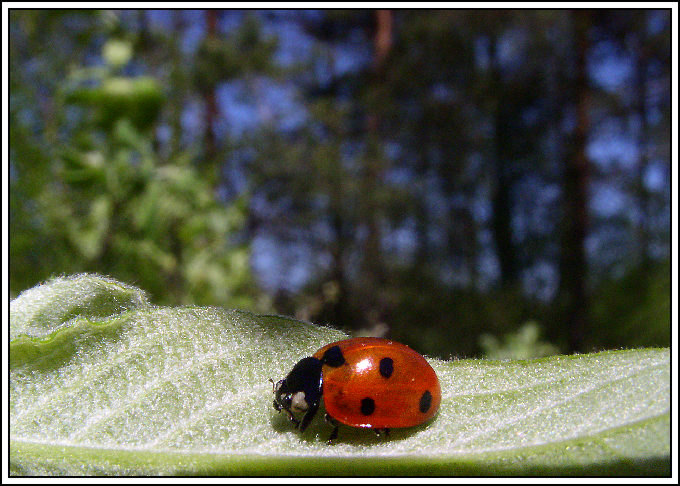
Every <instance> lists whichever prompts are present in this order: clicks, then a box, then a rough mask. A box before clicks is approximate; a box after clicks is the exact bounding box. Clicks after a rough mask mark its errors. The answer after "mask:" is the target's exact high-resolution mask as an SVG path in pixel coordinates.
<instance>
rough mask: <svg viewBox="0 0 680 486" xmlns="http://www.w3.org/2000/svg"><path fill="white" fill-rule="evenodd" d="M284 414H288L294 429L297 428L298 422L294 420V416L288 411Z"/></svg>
mask: <svg viewBox="0 0 680 486" xmlns="http://www.w3.org/2000/svg"><path fill="white" fill-rule="evenodd" d="M284 410H285V409H284ZM286 412H287V413H288V417H289V418H290V421H291V422H292V423H293V425H295V427H296V428H297V427H299V426H300V421H299V420H298V419H296V418H295V416H294V415H293V413H292V412H291V411H290V410H286Z"/></svg>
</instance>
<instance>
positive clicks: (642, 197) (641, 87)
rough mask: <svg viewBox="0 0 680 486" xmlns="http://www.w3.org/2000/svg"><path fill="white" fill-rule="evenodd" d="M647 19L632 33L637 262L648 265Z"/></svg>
mask: <svg viewBox="0 0 680 486" xmlns="http://www.w3.org/2000/svg"><path fill="white" fill-rule="evenodd" d="M646 19H647V17H646V16H645V15H643V17H642V19H641V20H642V21H641V22H640V23H639V25H638V26H637V32H636V33H635V41H636V45H635V51H636V52H635V58H636V59H635V61H636V65H635V112H636V116H637V119H638V121H639V126H638V130H637V150H638V157H637V174H636V180H635V196H636V199H637V206H638V207H637V210H638V214H637V219H636V224H635V233H636V245H637V263H638V264H640V265H642V266H646V265H648V264H649V257H648V247H649V239H650V238H649V227H648V221H649V199H650V197H649V191H647V188H646V187H645V181H644V177H645V172H646V171H647V168H648V166H649V156H648V139H649V123H648V121H647V65H648V57H649V56H648V54H647V50H646V47H645V28H646V22H645V21H646Z"/></svg>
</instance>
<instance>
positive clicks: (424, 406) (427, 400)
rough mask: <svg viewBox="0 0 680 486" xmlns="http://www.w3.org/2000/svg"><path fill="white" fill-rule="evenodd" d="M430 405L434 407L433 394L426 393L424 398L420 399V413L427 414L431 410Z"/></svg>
mask: <svg viewBox="0 0 680 486" xmlns="http://www.w3.org/2000/svg"><path fill="white" fill-rule="evenodd" d="M430 405H432V393H430V392H429V391H425V393H423V396H422V397H420V411H421V412H422V413H425V412H427V411H428V410H429V409H430Z"/></svg>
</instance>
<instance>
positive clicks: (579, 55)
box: [560, 10, 590, 352]
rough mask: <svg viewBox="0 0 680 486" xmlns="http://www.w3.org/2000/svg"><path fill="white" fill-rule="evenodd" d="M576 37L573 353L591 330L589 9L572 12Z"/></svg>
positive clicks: (570, 197)
mask: <svg viewBox="0 0 680 486" xmlns="http://www.w3.org/2000/svg"><path fill="white" fill-rule="evenodd" d="M571 20H572V22H573V29H574V41H575V56H576V57H575V63H574V69H575V79H574V84H573V88H572V90H571V100H569V101H570V102H569V105H570V106H573V107H574V109H575V114H576V117H575V118H576V120H575V123H576V125H575V128H574V130H573V133H572V136H571V140H570V141H569V142H570V143H569V149H568V150H567V151H566V158H565V160H564V172H563V181H562V182H563V186H562V198H563V219H562V242H561V252H560V257H561V258H560V295H561V301H562V304H563V306H564V307H563V309H564V313H565V314H564V316H565V323H566V325H567V327H568V343H569V350H570V351H571V352H576V351H583V350H584V347H585V345H586V339H587V334H588V330H589V329H588V294H587V276H588V264H587V259H586V252H585V239H586V235H587V229H588V182H589V167H588V166H589V162H588V156H587V154H586V144H587V139H588V132H589V129H590V120H589V116H588V109H589V104H590V103H589V87H588V76H587V64H586V56H587V53H588V49H589V39H588V30H589V26H590V12H588V11H587V10H578V11H574V12H572V14H571Z"/></svg>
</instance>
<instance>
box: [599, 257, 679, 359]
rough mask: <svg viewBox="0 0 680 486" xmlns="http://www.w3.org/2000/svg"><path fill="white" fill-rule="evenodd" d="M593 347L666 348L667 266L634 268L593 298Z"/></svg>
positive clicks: (668, 322)
mask: <svg viewBox="0 0 680 486" xmlns="http://www.w3.org/2000/svg"><path fill="white" fill-rule="evenodd" d="M593 326H594V328H595V329H597V331H598V332H597V333H593V340H594V345H595V346H597V347H600V348H607V347H614V346H626V347H632V346H670V342H671V265H670V261H668V260H667V261H665V262H663V263H661V264H657V265H655V266H652V267H648V266H641V267H638V268H635V269H633V270H631V271H629V272H627V273H626V274H625V275H623V276H622V277H621V278H618V279H614V280H611V281H608V282H606V283H604V284H602V285H601V286H600V287H599V288H598V289H597V290H596V291H595V292H594V296H593Z"/></svg>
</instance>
